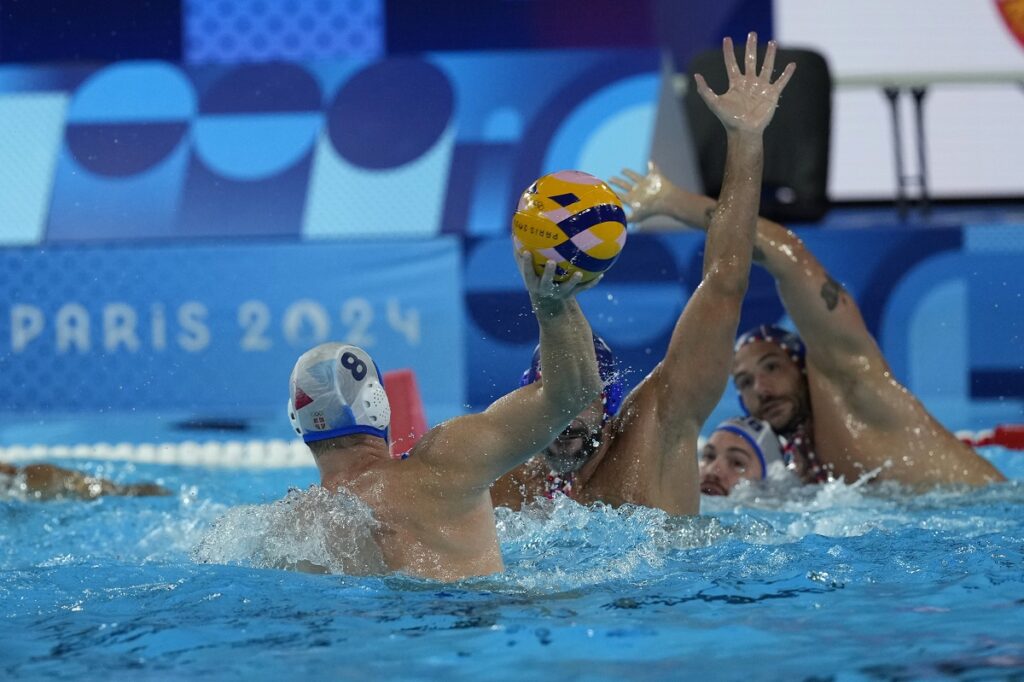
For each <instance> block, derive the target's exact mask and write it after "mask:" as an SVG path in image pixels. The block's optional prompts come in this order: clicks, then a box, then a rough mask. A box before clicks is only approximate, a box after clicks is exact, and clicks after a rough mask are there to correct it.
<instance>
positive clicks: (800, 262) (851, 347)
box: [611, 162, 881, 376]
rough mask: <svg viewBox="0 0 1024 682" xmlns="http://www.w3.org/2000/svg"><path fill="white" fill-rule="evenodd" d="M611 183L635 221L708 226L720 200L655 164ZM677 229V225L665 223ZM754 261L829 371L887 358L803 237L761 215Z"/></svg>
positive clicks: (838, 372)
mask: <svg viewBox="0 0 1024 682" xmlns="http://www.w3.org/2000/svg"><path fill="white" fill-rule="evenodd" d="M623 175H624V176H625V179H624V178H619V177H616V178H612V180H611V182H612V184H614V185H615V186H616V187H618V188H619V189H620V190H621V192H622V199H623V202H624V203H626V205H628V206H629V207H630V210H631V214H630V220H631V221H641V220H643V219H645V218H648V217H650V216H653V215H665V216H669V217H672V218H675V219H676V220H679V221H681V222H683V223H686V224H687V225H692V226H694V227H696V228H698V229H703V230H707V229H708V228H709V226H710V224H711V218H712V216H713V215H714V213H715V209H716V206H717V202H716V201H715V200H714V199H711V198H710V197H706V196H702V195H700V194H694V193H693V192H688V191H686V190H684V189H683V188H681V187H678V186H676V185H674V184H673V183H672V182H671V181H670V180H669V179H668V178H666V177H665V176H664V175H663V174H662V173H661V169H660V168H658V166H657V165H656V164H654V163H653V162H651V163H648V166H647V173H646V175H640V174H639V173H636V172H634V171H631V170H629V169H623ZM658 229H659V230H665V229H668V230H671V229H673V228H672V227H659V228H658ZM754 262H756V263H758V264H759V265H761V266H763V267H764V268H765V269H766V270H768V272H769V273H771V275H772V276H773V277H774V278H775V281H776V283H777V285H778V290H779V296H780V297H781V298H782V301H783V303H784V304H785V306H786V310H787V311H788V312H789V314H790V316H791V317H792V318H793V322H794V323H795V324H796V326H797V329H799V331H800V334H801V336H803V337H804V340H805V341H806V342H807V345H808V354H809V355H810V359H811V361H812V362H814V363H815V365H817V366H818V367H819V369H821V370H822V371H823V372H825V373H826V374H828V375H832V376H836V375H841V374H843V373H845V372H847V371H849V369H851V368H850V367H849V365H850V363H851V358H864V357H868V358H873V359H881V352H880V351H879V349H878V347H877V345H876V344H875V343H874V341H873V340H872V338H871V336H870V333H869V332H868V329H867V326H866V325H865V324H864V320H863V318H862V317H861V314H860V309H859V308H858V307H857V303H856V301H854V300H853V299H852V298H851V297H850V296H849V295H847V293H846V292H845V290H844V289H843V288H842V286H841V285H840V284H839V283H838V282H837V281H836V280H835V279H834V278H833V277H832V276H831V275H829V273H828V271H826V270H825V268H824V266H823V265H822V264H821V263H820V262H819V261H818V259H817V258H815V257H814V254H812V253H811V252H810V251H809V250H808V249H807V248H806V247H805V246H804V243H803V241H802V240H801V239H800V238H799V237H797V236H796V235H795V234H793V232H792V231H790V230H788V229H786V228H785V227H783V226H782V225H780V224H778V223H776V222H774V221H771V220H768V219H767V218H758V220H757V241H756V243H755V247H754Z"/></svg>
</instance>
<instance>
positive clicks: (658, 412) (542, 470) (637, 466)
mask: <svg viewBox="0 0 1024 682" xmlns="http://www.w3.org/2000/svg"><path fill="white" fill-rule="evenodd" d="M775 52H776V47H775V43H773V42H770V43H769V44H768V48H767V50H766V51H765V57H764V61H763V63H762V65H761V69H760V70H758V69H757V68H756V67H757V36H756V35H755V34H753V33H751V34H750V35H749V36H748V38H747V46H746V57H745V59H744V64H743V68H741V67H740V65H739V64H737V62H736V56H735V53H734V52H733V47H732V41H731V40H729V39H728V38H727V39H725V40H724V41H723V54H724V59H725V63H726V70H727V71H728V73H729V89H728V90H727V91H726V92H725V93H723V94H721V95H717V94H715V93H714V92H712V91H711V89H710V88H709V87H708V86H707V84H706V83H705V82H704V79H703V78H701V77H700V76H697V78H696V81H697V82H696V85H697V89H698V91H699V92H700V94H701V96H702V97H703V99H704V101H705V102H706V103H707V105H708V107H709V108H710V109H711V110H712V111H713V112H714V113H715V115H716V116H717V117H718V119H719V120H720V121H721V122H722V125H723V126H724V128H725V130H726V139H727V152H726V169H725V177H724V179H723V183H722V193H721V196H722V203H721V205H720V207H719V208H718V210H716V211H714V212H713V214H712V215H711V216H710V222H711V228H710V229H709V230H708V237H707V242H706V247H705V251H704V266H703V274H702V280H701V283H700V286H698V287H697V289H696V290H695V291H694V292H693V295H692V296H691V297H690V299H689V300H688V301H686V303H685V306H683V309H682V312H681V314H680V315H679V318H678V320H677V322H676V325H675V328H674V329H673V331H672V337H671V339H670V340H669V345H668V350H667V352H666V353H665V357H664V358H663V359H662V361H661V362H660V363H658V365H657V366H656V367H655V368H654V369H653V370H652V371H651V373H650V374H648V375H647V376H646V377H645V378H644V379H643V380H642V381H641V382H640V383H639V384H638V385H637V386H636V387H634V388H633V390H632V391H630V392H629V394H628V395H623V389H622V386H621V379H620V378H617V372H616V371H614V370H613V369H611V368H612V366H613V363H612V361H611V360H608V359H606V360H605V361H603V362H601V365H602V366H601V370H602V374H603V379H604V392H605V393H604V396H603V400H597V401H595V402H594V403H593V404H591V405H590V406H589V407H588V408H587V409H586V410H581V411H580V413H579V415H578V416H577V419H576V420H575V422H574V426H573V429H574V430H573V431H571V432H568V433H566V434H563V435H562V436H561V437H560V438H558V439H556V440H555V441H554V442H553V443H551V444H550V445H547V444H546V445H547V446H546V447H545V448H538V449H537V453H538V456H537V457H534V458H533V459H531V460H530V461H529V462H527V463H525V464H524V465H522V466H520V467H518V468H517V469H515V470H514V471H512V472H510V473H509V474H507V475H506V476H503V477H502V478H501V479H500V480H499V481H498V482H497V483H496V484H495V485H494V487H493V490H492V496H493V499H494V504H495V505H496V506H507V507H511V508H513V509H518V508H520V507H521V506H522V505H523V504H525V503H528V502H530V501H531V500H533V499H536V498H538V497H543V496H550V495H553V494H562V493H565V494H569V495H571V496H572V497H573V498H574V499H576V500H578V501H579V502H582V503H590V502H605V503H607V504H613V505H620V504H637V505H644V506H649V507H657V508H660V509H663V510H664V511H666V512H668V513H670V514H677V515H682V514H697V513H698V512H699V508H700V492H699V486H698V469H697V455H698V452H697V438H698V436H699V435H700V430H701V428H702V427H703V426H704V422H705V420H706V419H707V418H708V416H709V415H710V414H711V412H712V410H713V409H714V408H715V406H716V405H717V404H718V400H719V399H720V398H721V395H722V392H723V391H724V390H725V386H726V383H727V381H728V378H729V368H730V363H731V361H732V341H733V339H734V338H735V336H736V330H737V327H738V324H739V317H740V309H741V307H742V304H743V297H744V295H745V293H746V290H747V281H748V278H749V275H750V263H751V257H752V250H753V243H754V237H755V227H756V221H757V208H758V203H759V201H760V196H761V171H762V167H763V163H764V146H763V140H762V137H763V132H764V129H765V127H766V126H767V125H768V124H769V122H770V121H771V119H772V116H773V114H774V112H775V107H776V106H777V105H778V102H779V96H780V95H781V93H782V90H783V88H784V87H785V86H786V83H787V81H788V80H789V78H790V76H791V75H792V73H793V70H794V68H795V67H794V65H792V64H790V65H788V66H787V67H786V68H785V69H783V71H782V73H781V74H780V75H779V76H778V78H777V79H775V80H774V81H773V80H772V79H773V77H774V73H773V70H774V66H775ZM623 182H624V181H618V182H617V179H613V180H612V183H613V184H616V185H617V186H619V187H622V186H623ZM627 203H629V202H627ZM641 217H642V216H640V215H639V214H635V215H633V216H631V220H639V219H640V218H641ZM594 344H595V345H596V346H597V348H598V351H597V354H598V356H599V357H598V360H599V361H601V357H600V356H601V354H602V348H607V346H606V345H605V344H604V342H603V341H601V340H600V339H595V342H594ZM610 354H611V351H610V350H609V351H607V355H609V356H610ZM536 364H537V363H536V362H535V363H534V366H531V372H530V373H529V374H528V379H529V380H531V381H534V382H535V383H534V384H533V385H540V386H543V385H545V384H546V383H547V381H548V380H549V374H550V370H549V365H548V362H547V359H544V360H543V362H542V363H541V365H542V366H543V370H544V371H543V376H541V372H540V371H539V368H536V367H535V366H536ZM535 369H536V371H532V370H535ZM620 404H621V407H620Z"/></svg>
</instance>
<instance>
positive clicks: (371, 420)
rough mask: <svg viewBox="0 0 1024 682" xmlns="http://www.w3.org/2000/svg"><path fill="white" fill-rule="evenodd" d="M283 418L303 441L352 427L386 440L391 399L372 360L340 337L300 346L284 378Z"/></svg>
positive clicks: (348, 432)
mask: <svg viewBox="0 0 1024 682" xmlns="http://www.w3.org/2000/svg"><path fill="white" fill-rule="evenodd" d="M288 418H289V419H290V420H291V422H292V427H293V428H294V429H295V432H296V433H297V434H299V435H300V436H302V440H304V441H305V442H307V443H312V442H313V441H318V440H325V439H327V438H337V437H339V436H348V435H351V434H354V433H368V434H370V435H372V436H377V437H378V438H383V439H385V440H387V437H388V426H389V425H390V423H391V405H390V403H389V402H388V395H387V393H385V392H384V382H383V380H382V378H381V373H380V370H379V369H378V367H377V364H376V363H375V362H374V361H373V358H371V357H370V354H369V353H367V352H366V351H364V350H363V349H362V348H359V347H357V346H351V345H348V344H344V343H323V344H320V345H319V346H317V347H316V348H313V349H312V350H309V351H306V352H305V353H303V354H302V356H301V357H299V359H298V361H297V362H296V363H295V368H294V369H292V376H291V379H290V381H289V382H288Z"/></svg>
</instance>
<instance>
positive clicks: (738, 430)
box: [711, 417, 783, 480]
mask: <svg viewBox="0 0 1024 682" xmlns="http://www.w3.org/2000/svg"><path fill="white" fill-rule="evenodd" d="M716 431H728V432H729V433H735V434H736V435H738V436H741V437H742V438H743V440H745V441H746V442H747V444H749V445H750V447H751V448H753V450H754V454H755V455H757V458H758V459H759V460H760V461H761V479H762V480H764V479H765V478H768V465H769V464H771V463H772V462H783V459H782V445H781V444H780V443H779V437H778V436H776V435H775V432H774V431H772V427H771V425H770V424H769V423H768V422H765V421H761V420H760V419H755V418H754V417H732V418H730V419H726V420H725V421H724V422H722V423H721V424H719V425H718V426H716V427H715V430H714V431H712V432H711V433H712V434H713V433H715V432H716Z"/></svg>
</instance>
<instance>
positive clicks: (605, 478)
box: [578, 371, 699, 515]
mask: <svg viewBox="0 0 1024 682" xmlns="http://www.w3.org/2000/svg"><path fill="white" fill-rule="evenodd" d="M661 380H662V379H661V377H660V376H659V374H658V372H657V371H655V372H652V373H651V374H650V375H648V376H647V377H646V378H645V379H644V380H643V381H642V382H640V384H638V385H637V386H636V387H635V388H634V389H633V390H632V391H631V392H630V393H629V395H628V396H627V397H626V399H625V400H624V401H623V404H622V409H621V410H619V413H618V415H617V416H616V417H615V418H614V421H613V423H612V429H611V443H610V444H609V447H608V451H607V452H606V453H605V456H604V458H603V459H602V460H601V462H600V464H599V465H598V467H597V468H596V469H595V471H594V474H593V475H592V476H591V477H590V479H589V480H588V482H587V486H586V487H585V488H584V489H582V490H581V491H580V493H579V496H578V500H579V501H580V502H582V503H588V502H596V501H603V502H606V503H608V504H612V505H622V504H637V505H642V506H646V507H656V508H659V509H663V510H665V511H666V512H668V513H669V514H673V515H690V514H695V513H697V511H698V505H699V501H698V500H697V498H696V495H687V494H686V493H685V491H687V490H688V485H687V482H688V481H689V480H690V476H691V475H692V474H691V472H689V471H688V470H687V469H686V467H685V466H682V463H685V462H687V461H689V460H691V459H692V460H693V461H696V452H695V451H694V448H693V447H690V443H691V442H692V443H693V444H694V446H695V445H696V442H697V436H698V427H697V426H696V422H695V421H694V420H680V422H679V423H677V425H676V429H668V428H666V425H665V422H664V420H663V417H662V415H663V414H664V411H663V410H659V408H658V404H657V403H658V401H659V400H662V399H664V397H665V396H664V394H662V393H661V392H660V391H657V390H655V386H656V384H657V382H659V381H661ZM680 429H681V431H680Z"/></svg>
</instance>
